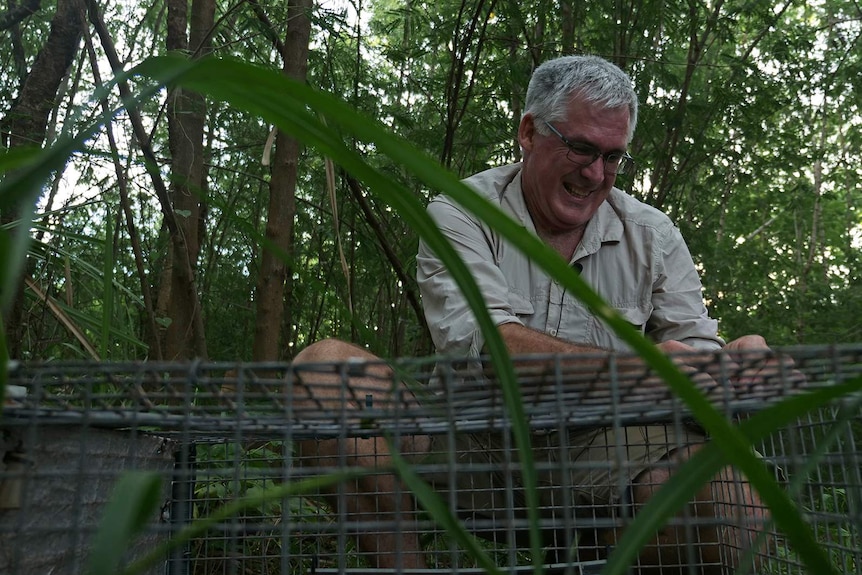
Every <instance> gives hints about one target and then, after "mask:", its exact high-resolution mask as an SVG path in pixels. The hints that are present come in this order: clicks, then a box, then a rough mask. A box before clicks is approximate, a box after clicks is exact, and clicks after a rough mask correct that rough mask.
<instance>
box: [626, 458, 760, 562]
mask: <svg viewBox="0 0 862 575" xmlns="http://www.w3.org/2000/svg"><path fill="white" fill-rule="evenodd" d="M701 447H702V446H692V447H688V448H685V449H679V450H676V451H674V452H673V453H671V455H670V456H669V458H668V460H669V461H670V462H677V463H681V462H682V461H685V460H686V459H688V458H689V457H690V456H691V455H692V454H693V453H694V452H696V451H697V450H698V449H700V448H701ZM673 472H674V470H673V469H672V468H671V467H659V466H656V467H653V468H651V469H647V470H645V471H643V472H642V473H641V474H640V475H638V477H636V478H635V480H634V482H633V484H632V496H633V499H634V505H635V509H637V508H639V507H642V506H643V505H644V504H645V503H646V502H647V501H648V500H649V498H650V497H652V495H653V494H654V493H655V492H657V491H658V490H659V488H660V487H661V486H662V484H663V483H664V482H665V481H667V480H668V478H669V477H670V476H671V474H672V473H673ZM767 517H768V511H767V509H766V507H765V506H764V504H763V503H762V502H761V500H760V498H759V497H758V495H757V494H756V493H755V492H754V490H753V489H752V487H751V485H750V484H749V483H748V482H747V481H745V479H744V478H742V477H741V475H740V474H739V472H737V471H736V470H735V469H733V468H732V467H725V468H724V469H722V470H721V471H720V472H719V473H718V474H717V475H716V476H715V477H714V478H713V479H712V480H711V481H710V482H709V483H708V484H706V485H704V486H703V487H702V488H701V489H700V491H698V493H697V494H696V495H695V498H694V500H693V501H692V502H691V503H689V504H688V508H687V509H686V510H685V511H684V512H683V513H681V514H680V515H679V516H678V517H677V519H678V521H676V522H675V523H673V524H669V525H666V526H664V527H663V528H662V529H661V530H659V532H658V533H657V534H656V537H655V538H654V539H653V540H652V541H651V542H650V543H648V544H647V546H645V547H644V550H643V551H642V552H641V555H640V557H639V565H640V566H639V570H638V571H637V572H638V573H640V574H641V575H646V574H659V573H660V574H663V575H667V574H670V573H680V574H689V573H699V574H703V575H726V574H729V573H732V572H733V571H734V570H735V568H736V567H737V566H739V564H740V561H741V560H742V558H743V556H744V554H745V553H746V551H748V550H749V549H751V548H752V547H753V546H754V544H755V540H756V538H757V537H758V535H759V533H760V531H762V529H763V524H764V522H765V521H766V519H767ZM686 519H689V521H690V522H691V523H692V525H688V526H686V525H685V520H686ZM617 535H618V534H617V533H613V534H610V536H611V538H612V539H615V538H616V536H617ZM611 543H612V542H611ZM763 552H764V549H759V550H758V553H756V554H755V565H754V566H753V567H754V569H753V570H752V571H750V572H752V573H756V572H757V566H758V564H759V562H760V559H761V558H762V555H763ZM692 559H693V562H692Z"/></svg>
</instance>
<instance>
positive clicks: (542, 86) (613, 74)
mask: <svg viewBox="0 0 862 575" xmlns="http://www.w3.org/2000/svg"><path fill="white" fill-rule="evenodd" d="M574 97H580V98H583V99H584V100H586V101H587V102H591V103H596V104H601V105H603V106H605V107H607V108H622V107H627V108H628V109H629V130H628V141H629V142H631V140H632V136H633V135H634V131H635V126H636V125H637V121H638V98H637V94H635V91H634V88H633V87H632V81H631V79H630V78H629V77H628V75H627V74H626V73H625V72H623V71H622V70H620V69H619V68H618V67H617V66H616V65H614V64H612V63H611V62H608V61H607V60H605V59H604V58H600V57H598V56H561V57H559V58H555V59H553V60H548V61H547V62H545V63H543V64H541V65H540V66H539V67H538V68H536V70H535V71H534V72H533V77H532V78H531V79H530V84H529V86H527V101H526V103H525V106H524V108H525V109H524V115H527V114H532V115H533V117H534V118H536V119H537V120H539V121H537V122H536V130H538V131H539V132H540V133H542V134H544V133H546V132H547V129H546V128H545V125H544V124H543V123H542V121H546V122H558V121H562V120H565V118H566V111H567V107H568V105H569V103H570V102H571V100H572V98H574Z"/></svg>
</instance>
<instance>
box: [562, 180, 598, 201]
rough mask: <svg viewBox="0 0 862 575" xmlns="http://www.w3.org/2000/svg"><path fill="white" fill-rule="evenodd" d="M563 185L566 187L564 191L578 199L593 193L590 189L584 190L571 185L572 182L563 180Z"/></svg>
mask: <svg viewBox="0 0 862 575" xmlns="http://www.w3.org/2000/svg"><path fill="white" fill-rule="evenodd" d="M563 187H564V188H565V189H566V192H568V194H569V195H570V196H572V197H575V198H579V199H583V198H588V197H589V196H590V194H592V193H593V192H592V190H590V191H584V190H582V189H580V188H576V187H575V186H573V185H572V184H570V183H568V182H563Z"/></svg>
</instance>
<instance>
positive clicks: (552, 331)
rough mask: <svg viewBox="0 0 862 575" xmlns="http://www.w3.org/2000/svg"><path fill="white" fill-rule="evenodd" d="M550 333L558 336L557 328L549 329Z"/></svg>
mask: <svg viewBox="0 0 862 575" xmlns="http://www.w3.org/2000/svg"><path fill="white" fill-rule="evenodd" d="M548 333H549V334H551V335H552V336H554V337H556V336H557V330H556V329H551V331H549V332H548Z"/></svg>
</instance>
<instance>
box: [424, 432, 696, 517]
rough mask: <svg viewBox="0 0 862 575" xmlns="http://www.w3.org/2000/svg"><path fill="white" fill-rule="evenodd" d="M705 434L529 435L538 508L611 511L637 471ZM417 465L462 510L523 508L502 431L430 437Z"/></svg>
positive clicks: (509, 442) (623, 501)
mask: <svg viewBox="0 0 862 575" xmlns="http://www.w3.org/2000/svg"><path fill="white" fill-rule="evenodd" d="M705 441H706V439H705V437H704V435H703V433H702V432H699V431H697V430H695V429H693V428H691V429H690V428H688V427H686V426H674V425H650V426H631V427H621V428H597V429H590V430H577V431H571V432H569V433H568V434H560V433H559V432H549V433H538V434H535V435H534V436H533V437H532V453H533V460H534V464H535V467H536V471H537V476H538V487H539V497H540V506H541V509H542V510H543V515H548V514H553V510H554V509H571V508H572V506H575V507H576V508H577V509H578V514H584V513H586V514H588V515H592V516H603V517H609V516H613V515H617V514H618V513H619V511H620V509H619V507H620V505H622V506H623V507H626V506H627V504H628V503H629V502H630V501H629V498H628V493H629V489H630V485H631V483H632V481H633V480H634V479H635V477H637V476H638V474H640V473H641V472H642V471H644V470H646V469H648V468H651V467H656V466H659V465H670V462H669V461H668V458H667V455H668V454H669V453H671V452H673V451H674V450H676V449H678V448H680V447H684V446H688V445H695V444H700V443H704V442H705ZM450 454H452V455H451V456H450ZM452 463H454V465H452ZM420 467H421V469H424V470H425V472H422V475H423V477H424V478H425V479H426V480H427V481H429V482H430V483H431V484H432V485H433V486H434V488H435V489H436V490H437V491H438V492H441V494H443V496H444V497H446V498H447V499H448V501H449V502H450V503H454V504H457V507H458V508H459V509H460V510H462V511H467V512H473V513H477V514H479V515H482V516H496V515H499V514H500V513H504V512H507V510H511V509H514V510H515V515H516V516H517V515H518V514H519V511H524V510H525V509H526V500H525V497H524V490H523V485H522V481H521V473H520V470H519V466H518V463H517V449H516V447H515V445H514V440H513V439H512V438H511V437H510V436H509V435H508V434H502V433H498V432H489V433H464V434H452V435H439V436H434V437H433V438H432V445H431V452H430V454H429V457H427V458H423V459H422V462H421V464H420ZM453 488H454V489H453ZM623 513H625V510H623Z"/></svg>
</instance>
